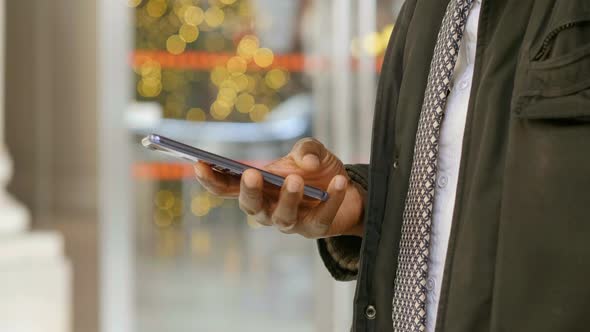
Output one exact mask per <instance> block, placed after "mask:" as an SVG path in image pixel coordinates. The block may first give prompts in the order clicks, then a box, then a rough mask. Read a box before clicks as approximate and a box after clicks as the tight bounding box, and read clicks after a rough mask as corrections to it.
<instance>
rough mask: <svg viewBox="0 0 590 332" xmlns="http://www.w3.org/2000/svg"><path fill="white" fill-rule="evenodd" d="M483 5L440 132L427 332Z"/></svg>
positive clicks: (471, 21)
mask: <svg viewBox="0 0 590 332" xmlns="http://www.w3.org/2000/svg"><path fill="white" fill-rule="evenodd" d="M480 4H481V0H477V1H474V2H473V5H472V8H471V11H470V13H469V16H468V18H467V24H466V27H465V32H464V34H463V38H462V39H461V45H460V46H459V56H458V58H457V64H456V65H455V71H454V74H453V82H452V85H451V92H450V94H449V96H448V98H447V105H446V110H445V117H444V119H443V122H442V126H441V132H440V140H439V151H438V171H437V174H436V188H435V191H434V206H433V211H432V230H431V233H430V234H431V235H430V255H429V258H428V279H427V281H426V288H427V290H428V293H427V294H426V331H427V332H434V327H435V326H436V316H437V311H438V301H439V298H440V290H441V285H442V279H443V272H444V267H445V259H446V255H447V249H448V245H449V235H450V233H451V222H452V219H453V210H454V206H455V196H456V193H457V179H458V175H459V164H460V162H461V150H462V146H463V133H464V132H465V120H466V118H467V106H468V104H469V94H470V91H471V80H472V79H473V64H474V62H475V46H476V42H477V25H478V21H479V9H480Z"/></svg>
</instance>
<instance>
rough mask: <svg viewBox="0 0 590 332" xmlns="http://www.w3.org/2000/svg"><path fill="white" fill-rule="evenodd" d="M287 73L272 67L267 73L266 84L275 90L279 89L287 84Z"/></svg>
mask: <svg viewBox="0 0 590 332" xmlns="http://www.w3.org/2000/svg"><path fill="white" fill-rule="evenodd" d="M287 79H288V78H287V73H286V72H285V71H283V70H280V69H272V70H270V71H268V73H266V76H265V77H264V81H265V82H266V85H267V86H268V87H269V88H271V89H274V90H278V89H280V88H282V87H283V86H285V84H287Z"/></svg>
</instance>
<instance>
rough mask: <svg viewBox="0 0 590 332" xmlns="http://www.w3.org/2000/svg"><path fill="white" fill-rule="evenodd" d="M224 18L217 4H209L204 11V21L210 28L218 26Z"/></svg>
mask: <svg viewBox="0 0 590 332" xmlns="http://www.w3.org/2000/svg"><path fill="white" fill-rule="evenodd" d="M224 19H225V13H224V12H223V10H221V8H219V7H217V6H211V7H209V8H207V11H205V22H206V23H207V25H208V26H210V27H212V28H215V27H218V26H220V25H221V24H222V23H223V20H224Z"/></svg>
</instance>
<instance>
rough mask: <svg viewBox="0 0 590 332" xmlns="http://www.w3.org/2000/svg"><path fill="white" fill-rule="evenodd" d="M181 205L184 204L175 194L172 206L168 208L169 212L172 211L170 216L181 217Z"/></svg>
mask: <svg viewBox="0 0 590 332" xmlns="http://www.w3.org/2000/svg"><path fill="white" fill-rule="evenodd" d="M183 207H184V204H183V202H182V198H181V197H180V196H177V197H175V198H174V205H172V208H170V212H171V213H172V216H174V217H182V215H183V212H184V211H183Z"/></svg>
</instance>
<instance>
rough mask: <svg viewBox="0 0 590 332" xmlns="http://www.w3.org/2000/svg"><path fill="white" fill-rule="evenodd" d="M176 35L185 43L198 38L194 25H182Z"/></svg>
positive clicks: (197, 30) (197, 31)
mask: <svg viewBox="0 0 590 332" xmlns="http://www.w3.org/2000/svg"><path fill="white" fill-rule="evenodd" d="M178 34H179V36H180V38H182V40H184V41H185V42H186V43H192V42H194V41H195V40H197V38H199V29H198V28H197V27H196V26H194V25H190V24H183V25H182V26H181V27H180V30H179V31H178Z"/></svg>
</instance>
